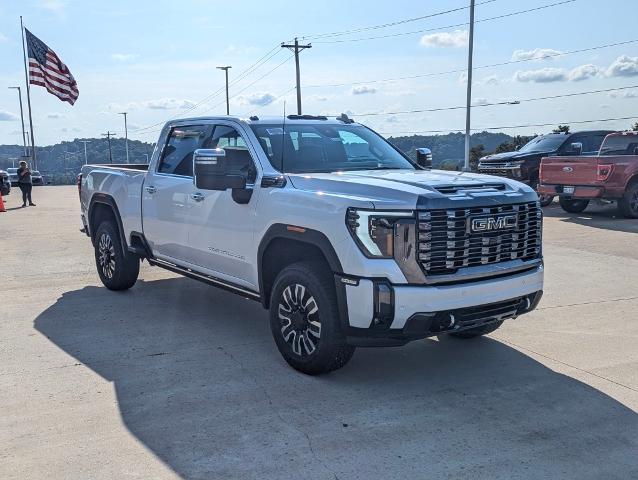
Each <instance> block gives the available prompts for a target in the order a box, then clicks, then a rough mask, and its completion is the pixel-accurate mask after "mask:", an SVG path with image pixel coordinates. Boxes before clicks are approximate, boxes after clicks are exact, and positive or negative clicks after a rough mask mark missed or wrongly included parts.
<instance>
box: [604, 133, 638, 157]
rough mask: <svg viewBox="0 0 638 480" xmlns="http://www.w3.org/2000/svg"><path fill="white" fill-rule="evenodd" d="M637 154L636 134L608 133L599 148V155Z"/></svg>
mask: <svg viewBox="0 0 638 480" xmlns="http://www.w3.org/2000/svg"><path fill="white" fill-rule="evenodd" d="M612 155H638V135H635V134H628V135H610V136H608V137H607V138H606V139H605V141H604V142H603V144H602V146H601V148H600V156H601V157H602V156H612Z"/></svg>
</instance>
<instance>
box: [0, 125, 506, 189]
mask: <svg viewBox="0 0 638 480" xmlns="http://www.w3.org/2000/svg"><path fill="white" fill-rule="evenodd" d="M512 138H513V137H510V136H509V135H506V134H504V133H490V132H481V133H475V134H473V135H472V146H477V145H483V146H484V147H485V152H492V151H494V150H495V149H496V148H497V147H498V146H499V145H501V144H503V143H506V142H510V141H512ZM81 140H87V141H89V142H90V143H87V145H86V150H87V158H88V162H89V163H109V148H108V143H107V141H106V139H104V138H86V139H84V138H82V139H79V138H78V139H75V140H74V141H72V142H62V143H58V144H56V145H51V146H47V147H37V150H36V153H37V158H38V169H39V170H40V171H41V172H42V174H44V175H45V176H46V177H47V180H48V181H51V182H52V183H56V184H57V183H73V182H74V181H75V177H76V175H77V173H78V172H79V171H80V168H81V166H82V165H83V164H84V144H83V143H82V141H81ZM388 140H389V141H390V142H392V143H393V144H394V145H395V146H396V147H397V148H399V149H401V150H402V151H404V152H406V153H407V154H408V155H409V156H410V157H412V158H415V157H416V153H415V149H416V148H419V147H428V148H430V149H431V150H432V154H433V159H434V166H439V165H440V164H441V163H442V162H445V164H446V166H447V167H450V166H454V165H460V164H461V163H462V161H463V151H464V146H465V136H464V135H463V134H462V133H449V134H447V135H430V136H424V135H412V136H410V137H390V138H389V139H388ZM153 148H154V145H153V144H151V143H144V142H140V141H138V140H129V158H130V161H131V163H146V154H148V155H149V156H150V155H151V153H152V152H153ZM111 151H112V155H113V163H124V162H126V153H125V149H124V139H123V138H117V139H112V140H111ZM21 155H22V147H21V146H20V145H0V169H7V168H9V167H11V166H14V165H15V166H17V164H18V161H19V157H20V156H21Z"/></svg>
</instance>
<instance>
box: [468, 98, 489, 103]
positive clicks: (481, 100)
mask: <svg viewBox="0 0 638 480" xmlns="http://www.w3.org/2000/svg"><path fill="white" fill-rule="evenodd" d="M488 103H490V102H489V100H488V99H487V98H480V97H479V98H476V99H474V102H473V103H472V105H487V104H488Z"/></svg>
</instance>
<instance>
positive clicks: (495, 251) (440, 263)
mask: <svg viewBox="0 0 638 480" xmlns="http://www.w3.org/2000/svg"><path fill="white" fill-rule="evenodd" d="M541 236H542V212H541V208H540V205H539V203H538V202H528V203H520V204H515V205H499V206H495V207H479V208H464V209H463V208H462V209H453V210H431V211H419V212H418V237H419V257H418V258H419V263H420V265H421V267H422V268H423V270H424V272H425V274H426V275H441V274H453V273H455V272H456V271H457V270H458V269H459V268H463V267H475V266H481V265H490V264H497V263H501V262H507V261H511V260H523V261H527V260H534V259H536V258H539V257H540V254H541Z"/></svg>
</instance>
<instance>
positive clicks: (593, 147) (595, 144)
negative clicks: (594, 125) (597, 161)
mask: <svg viewBox="0 0 638 480" xmlns="http://www.w3.org/2000/svg"><path fill="white" fill-rule="evenodd" d="M606 136H607V135H605V134H602V135H592V136H591V137H590V140H589V141H590V144H589V148H588V149H587V151H588V152H596V153H598V151H599V150H600V146H601V145H602V144H603V140H604V139H605V137H606Z"/></svg>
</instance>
